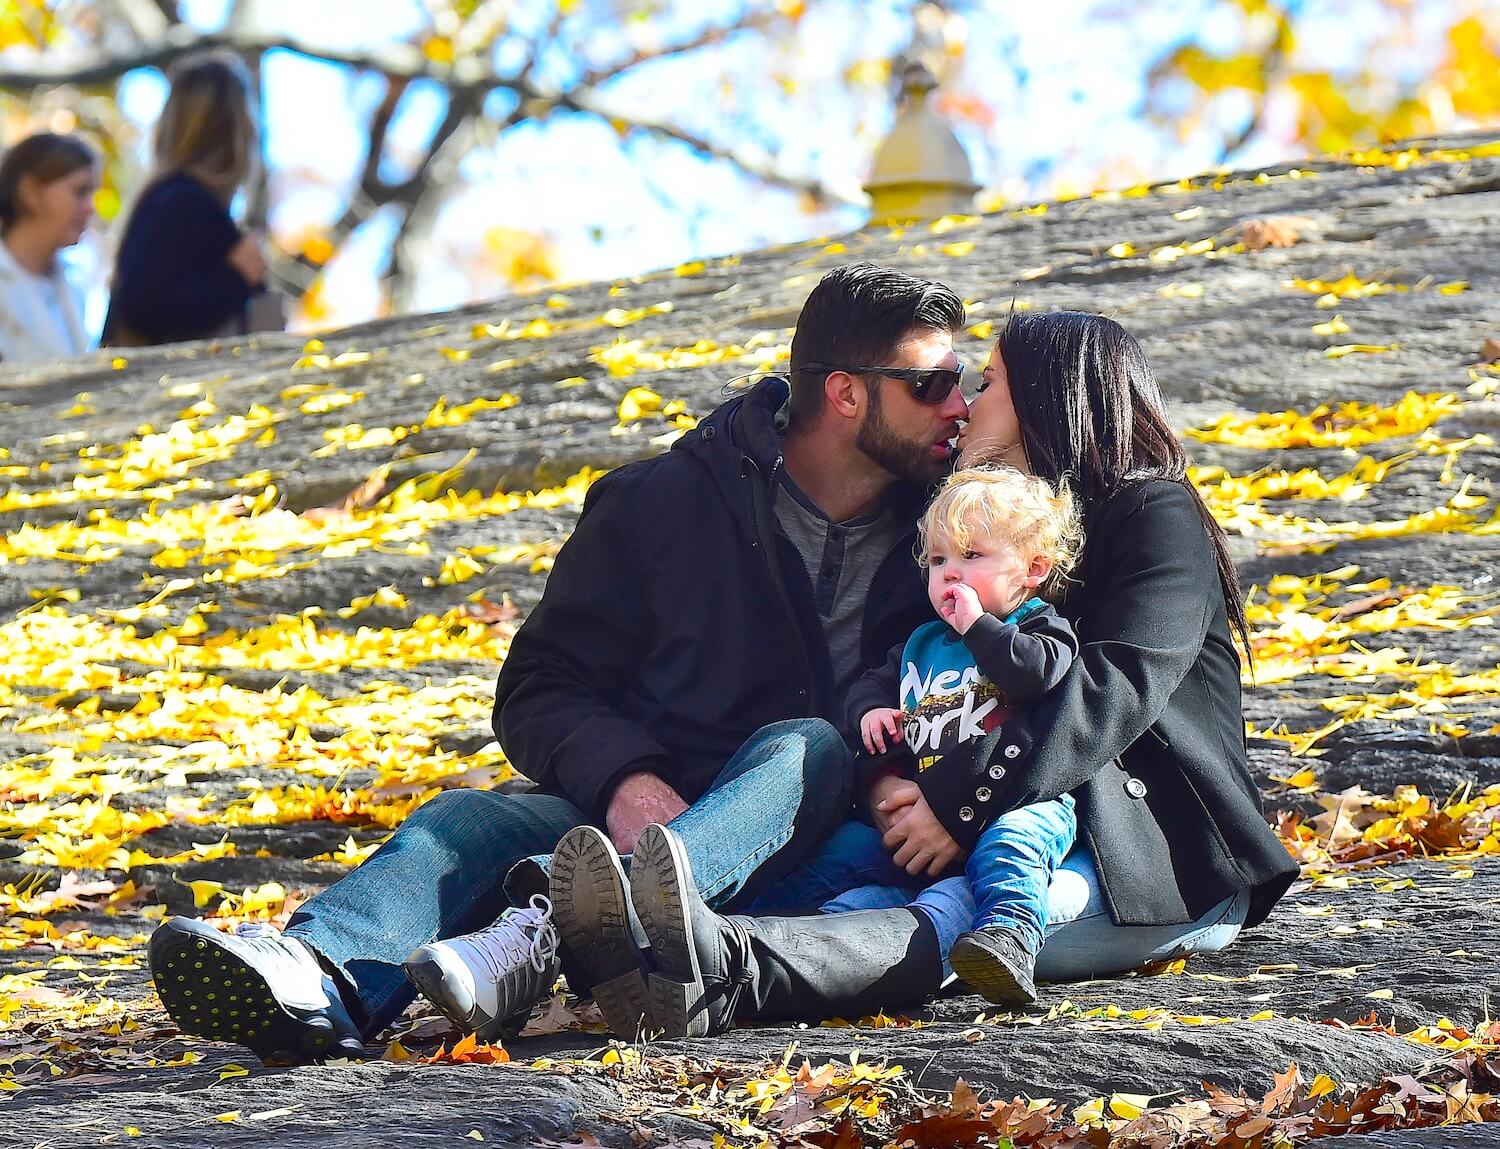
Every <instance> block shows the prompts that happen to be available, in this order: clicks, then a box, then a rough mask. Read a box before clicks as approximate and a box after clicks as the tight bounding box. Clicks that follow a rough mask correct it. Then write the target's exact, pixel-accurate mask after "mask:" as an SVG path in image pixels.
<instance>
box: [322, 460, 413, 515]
mask: <svg viewBox="0 0 1500 1149" xmlns="http://www.w3.org/2000/svg"><path fill="white" fill-rule="evenodd" d="M390 473H391V468H390V466H389V465H383V466H379V467H376V468H375V469H374V470H373V471H371V472H370V475H369V477H368V478H367V479H365V481H364V482H362V483H361V484H360V485H359V486H357V487H355V488H354V489H353V490H352V491H350V492H349V493H348V494H347V495H345V496H344V497H343V498H342V499H340V500H339V501H338V502H336V503H328V504H327V505H326V506H321V507H311V508H309V509H308V510H305V511H303V512H302V517H303V518H304V519H307V520H308V521H309V522H314V523H322V522H327V521H328V520H330V519H343V518H348V517H349V516H350V515H352V514H353V513H354V512H355V511H363V510H367V509H368V508H370V507H373V506H374V505H375V503H376V502H377V501H379V499H380V496H381V493H382V492H383V491H384V490H385V481H386V478H387V477H388V476H389V475H390Z"/></svg>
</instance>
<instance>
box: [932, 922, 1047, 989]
mask: <svg viewBox="0 0 1500 1149" xmlns="http://www.w3.org/2000/svg"><path fill="white" fill-rule="evenodd" d="M948 964H949V965H951V966H952V967H953V972H954V973H956V974H957V975H958V976H959V977H961V978H963V979H964V981H966V982H968V983H969V984H970V985H971V986H973V987H974V988H975V989H977V990H978V991H979V992H980V993H982V994H984V996H985V997H986V998H987V999H988V1000H990V1001H992V1002H994V1003H995V1004H996V1005H1010V1006H1027V1005H1032V1004H1034V1003H1035V1002H1036V984H1035V983H1034V982H1033V981H1032V976H1033V974H1034V973H1035V972H1036V954H1034V953H1032V952H1031V951H1030V950H1029V949H1028V948H1027V947H1026V944H1025V943H1024V942H1023V941H1022V940H1021V935H1020V934H1018V933H1016V931H1015V930H1011V929H1006V928H1005V927H1004V926H982V927H980V928H979V929H977V930H969V931H967V932H965V933H962V934H959V936H958V940H957V941H956V942H954V943H953V949H952V950H951V951H950V952H949V954H948Z"/></svg>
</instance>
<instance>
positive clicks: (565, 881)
mask: <svg viewBox="0 0 1500 1149" xmlns="http://www.w3.org/2000/svg"><path fill="white" fill-rule="evenodd" d="M632 865H633V863H632ZM550 892H551V895H552V923H553V925H555V926H556V927H557V934H558V937H559V938H560V939H561V940H562V945H563V949H564V950H565V951H566V952H567V955H568V958H569V963H570V966H571V967H572V968H575V969H576V970H577V972H578V974H579V975H580V977H582V978H587V979H588V981H589V985H590V988H591V990H592V993H593V997H594V1004H595V1005H597V1006H598V1007H599V1012H600V1013H602V1014H603V1015H604V1023H605V1024H606V1025H607V1026H608V1027H609V1030H610V1032H611V1033H613V1034H614V1035H615V1036H616V1037H620V1038H623V1039H625V1040H626V1041H634V1040H637V1039H638V1038H639V1037H640V1036H641V1035H642V1033H643V1032H646V1031H649V1030H651V1029H653V1028H655V1023H654V1020H653V1018H652V1016H651V1007H650V1001H649V1000H648V998H647V995H646V981H645V978H643V977H642V976H641V965H640V951H639V950H637V949H636V946H635V939H634V938H633V937H632V936H631V933H630V907H629V904H628V899H629V895H628V894H627V893H626V891H625V871H624V870H623V869H622V868H621V867H620V860H619V856H618V855H617V854H616V853H615V848H614V845H613V844H612V843H611V842H610V840H609V839H608V838H607V837H605V836H604V835H603V834H602V833H600V832H599V831H598V830H596V829H595V828H594V827H592V826H579V827H577V828H576V829H573V830H570V831H568V833H567V834H565V835H564V836H563V839H562V841H560V842H559V843H558V844H557V848H556V849H555V850H554V851H553V853H552V879H551V890H550ZM627 957H628V959H629V964H628V965H627V964H626V958H627Z"/></svg>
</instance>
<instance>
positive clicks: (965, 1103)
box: [948, 1077, 979, 1116]
mask: <svg viewBox="0 0 1500 1149" xmlns="http://www.w3.org/2000/svg"><path fill="white" fill-rule="evenodd" d="M948 1110H949V1112H950V1113H954V1114H963V1115H969V1116H973V1115H977V1114H978V1113H979V1098H978V1097H976V1096H975V1095H974V1091H973V1090H972V1089H970V1088H969V1083H968V1082H967V1081H965V1080H964V1079H963V1078H962V1077H960V1078H959V1079H958V1080H957V1081H956V1082H955V1083H954V1085H953V1096H952V1097H951V1099H950V1100H949V1102H948Z"/></svg>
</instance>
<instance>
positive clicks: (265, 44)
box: [0, 24, 540, 97]
mask: <svg viewBox="0 0 1500 1149" xmlns="http://www.w3.org/2000/svg"><path fill="white" fill-rule="evenodd" d="M212 49H224V50H228V51H232V52H237V53H239V54H241V55H251V54H253V53H257V52H274V51H282V52H293V53H295V54H297V55H299V56H306V57H307V58H309V59H312V60H322V61H324V62H325V63H329V64H342V65H344V66H346V67H349V68H354V69H357V70H360V71H369V72H381V73H383V74H385V75H386V76H389V77H391V78H392V79H406V80H415V79H431V80H435V81H437V82H438V83H440V84H443V85H444V86H446V87H450V88H464V89H470V90H474V91H489V90H491V89H493V88H509V89H512V90H514V91H516V92H518V93H519V94H521V95H522V96H524V97H531V96H535V95H539V94H540V93H538V92H536V91H535V90H534V89H533V88H531V86H530V85H529V84H528V85H522V84H518V83H517V82H516V81H515V80H514V79H512V78H510V77H507V76H502V75H500V74H499V73H497V72H495V71H493V70H492V69H490V68H489V67H488V66H487V65H486V64H485V63H483V62H481V61H480V60H478V59H477V58H473V57H469V58H464V59H461V60H458V61H456V62H455V63H454V64H453V65H452V66H451V67H449V66H447V65H440V64H436V63H434V62H433V61H431V60H429V59H427V57H426V56H424V55H423V54H422V51H421V49H420V48H419V47H418V46H417V45H415V44H409V43H403V44H391V45H386V46H383V47H380V48H372V49H369V50H366V51H357V52H351V51H348V50H347V49H343V48H339V47H335V46H334V45H331V44H318V43H314V42H312V41H310V40H300V39H297V38H295V37H292V36H284V35H266V34H264V33H260V32H257V31H254V30H233V29H227V28H226V29H225V30H224V31H222V32H209V33H204V32H197V31H194V30H193V29H192V28H188V27H185V26H183V25H180V24H179V25H177V26H175V27H172V28H169V29H167V31H166V33H165V34H164V35H163V36H162V37H161V39H160V40H158V41H157V42H155V43H153V44H150V45H147V46H145V47H143V48H141V49H140V50H139V51H136V52H130V53H121V54H116V55H109V56H101V57H99V58H96V59H92V60H85V61H81V62H80V61H78V60H76V59H75V60H68V59H66V58H60V59H52V58H50V57H48V56H44V57H43V58H41V59H39V60H37V62H36V63H34V64H32V65H31V66H30V67H29V68H8V69H0V88H3V89H6V90H9V91H16V92H22V91H32V90H34V89H36V88H46V87H52V86H55V85H58V84H75V85H78V86H80V87H94V86H98V85H101V84H107V83H109V82H110V81H112V80H117V79H119V78H120V77H121V76H123V75H124V74H125V73H126V72H133V71H135V70H136V69H137V68H165V67H167V66H169V65H170V64H172V63H173V62H174V61H176V60H178V59H180V58H181V57H183V56H186V55H188V54H189V53H194V52H200V51H208V50H212Z"/></svg>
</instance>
